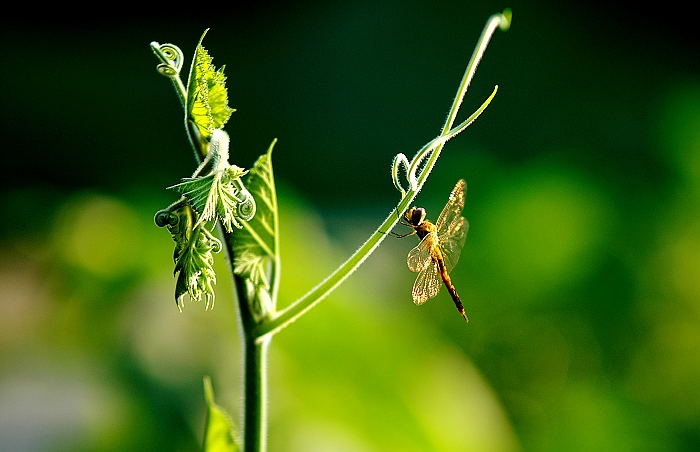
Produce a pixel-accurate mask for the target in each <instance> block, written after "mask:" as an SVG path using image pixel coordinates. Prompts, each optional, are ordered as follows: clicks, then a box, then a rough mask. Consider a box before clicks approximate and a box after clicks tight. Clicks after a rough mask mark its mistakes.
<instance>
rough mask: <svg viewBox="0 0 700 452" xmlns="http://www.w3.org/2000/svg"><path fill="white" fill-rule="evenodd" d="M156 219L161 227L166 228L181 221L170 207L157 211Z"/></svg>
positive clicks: (157, 224)
mask: <svg viewBox="0 0 700 452" xmlns="http://www.w3.org/2000/svg"><path fill="white" fill-rule="evenodd" d="M154 220H155V222H156V226H158V227H159V228H164V227H165V226H175V225H176V224H177V223H178V222H179V221H180V219H179V218H178V216H177V215H175V214H174V213H173V212H172V211H171V210H170V208H165V209H161V210H159V211H158V212H156V216H155V218H154Z"/></svg>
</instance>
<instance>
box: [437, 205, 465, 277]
mask: <svg viewBox="0 0 700 452" xmlns="http://www.w3.org/2000/svg"><path fill="white" fill-rule="evenodd" d="M468 230H469V222H468V221H467V219H466V218H464V217H459V218H455V219H454V221H453V222H452V225H451V227H450V228H449V231H448V233H446V234H445V235H444V236H442V237H440V248H441V249H442V255H443V259H444V260H445V268H446V269H447V271H448V272H451V271H452V269H453V268H455V265H457V262H458V261H459V255H460V254H461V253H462V248H463V247H464V242H465V241H466V240H467V231H468Z"/></svg>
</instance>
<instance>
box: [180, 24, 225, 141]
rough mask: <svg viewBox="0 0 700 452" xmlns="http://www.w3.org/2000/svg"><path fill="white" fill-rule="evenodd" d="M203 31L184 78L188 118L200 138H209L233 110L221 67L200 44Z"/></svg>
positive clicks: (223, 123)
mask: <svg viewBox="0 0 700 452" xmlns="http://www.w3.org/2000/svg"><path fill="white" fill-rule="evenodd" d="M207 31H208V30H206V31H205V32H204V34H202V37H201V38H200V40H199V44H198V45H197V49H196V50H195V56H194V59H193V61H192V67H191V68H190V78H189V80H188V81H187V119H188V121H192V122H193V123H194V124H195V125H196V126H197V129H198V130H199V133H200V134H201V135H202V137H204V138H206V139H210V138H211V135H212V133H213V131H214V129H220V128H222V127H223V126H224V125H225V124H226V122H227V121H228V120H229V118H230V117H231V113H233V112H234V110H233V109H232V108H231V107H229V105H228V92H227V90H226V84H225V82H226V76H225V75H224V67H223V66H222V67H221V68H220V69H219V70H216V68H215V67H214V64H213V63H212V57H211V56H210V55H209V53H208V52H207V51H206V49H205V48H204V47H203V46H202V40H203V39H204V36H205V35H206V34H207Z"/></svg>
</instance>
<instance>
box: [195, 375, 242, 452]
mask: <svg viewBox="0 0 700 452" xmlns="http://www.w3.org/2000/svg"><path fill="white" fill-rule="evenodd" d="M204 399H205V400H206V402H207V421H206V422H207V423H206V426H205V430H204V446H203V450H204V452H238V451H239V450H241V447H240V439H239V438H238V434H237V433H236V430H235V428H234V427H233V423H232V422H231V418H230V417H229V415H228V414H227V413H226V412H225V411H224V410H223V409H222V408H221V407H220V406H219V405H217V404H216V403H214V388H213V387H212V385H211V379H210V378H209V377H208V376H205V377H204Z"/></svg>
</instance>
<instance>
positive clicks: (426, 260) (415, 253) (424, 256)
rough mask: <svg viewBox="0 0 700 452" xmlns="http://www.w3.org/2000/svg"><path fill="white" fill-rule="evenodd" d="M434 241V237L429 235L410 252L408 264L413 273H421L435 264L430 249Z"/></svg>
mask: <svg viewBox="0 0 700 452" xmlns="http://www.w3.org/2000/svg"><path fill="white" fill-rule="evenodd" d="M433 240H434V237H433V236H431V235H430V234H428V235H426V236H425V237H423V240H421V241H420V243H419V244H418V245H416V246H415V247H414V248H413V249H412V250H411V251H409V252H408V258H407V259H406V263H407V264H408V269H409V270H411V271H412V272H421V271H423V270H425V269H426V268H427V267H428V265H430V264H431V263H432V262H433V260H432V258H431V257H430V247H431V246H432V243H433Z"/></svg>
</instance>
